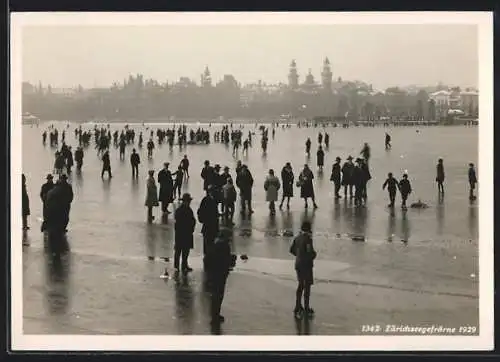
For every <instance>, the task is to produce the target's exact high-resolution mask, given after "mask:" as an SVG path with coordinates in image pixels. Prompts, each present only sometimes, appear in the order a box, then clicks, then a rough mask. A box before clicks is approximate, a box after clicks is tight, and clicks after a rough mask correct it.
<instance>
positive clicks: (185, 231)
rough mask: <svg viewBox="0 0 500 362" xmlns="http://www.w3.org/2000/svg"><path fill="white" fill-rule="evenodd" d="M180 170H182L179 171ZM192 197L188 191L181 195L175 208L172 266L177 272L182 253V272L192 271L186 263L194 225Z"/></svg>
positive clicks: (191, 245) (191, 244) (191, 246)
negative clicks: (180, 201) (179, 201)
mask: <svg viewBox="0 0 500 362" xmlns="http://www.w3.org/2000/svg"><path fill="white" fill-rule="evenodd" d="M181 172H182V171H181ZM192 199H193V198H192V197H191V195H190V194H189V193H185V194H184V195H182V198H181V200H182V203H181V205H180V206H179V207H178V208H177V209H176V210H175V214H174V218H175V241H174V268H175V271H176V272H179V259H180V257H181V255H182V264H181V267H182V272H183V273H187V272H190V271H193V269H192V268H191V267H190V266H189V265H188V256H189V252H190V250H191V249H193V247H194V243H193V233H194V228H195V226H196V219H195V218H194V213H193V210H192V209H191V206H190V204H191V200H192Z"/></svg>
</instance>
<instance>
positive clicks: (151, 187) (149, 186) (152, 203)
mask: <svg viewBox="0 0 500 362" xmlns="http://www.w3.org/2000/svg"><path fill="white" fill-rule="evenodd" d="M154 174H155V171H154V170H149V171H148V179H147V181H146V201H145V202H144V206H146V207H147V208H148V214H147V221H148V223H149V224H151V223H152V222H153V220H154V219H155V217H154V216H153V207H157V206H159V202H158V189H157V188H156V182H155V178H154Z"/></svg>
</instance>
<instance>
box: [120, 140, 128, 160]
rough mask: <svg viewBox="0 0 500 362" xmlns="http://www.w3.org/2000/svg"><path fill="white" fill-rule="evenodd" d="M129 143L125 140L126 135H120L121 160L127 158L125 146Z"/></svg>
mask: <svg viewBox="0 0 500 362" xmlns="http://www.w3.org/2000/svg"><path fill="white" fill-rule="evenodd" d="M126 145H127V142H125V137H120V143H119V146H120V160H124V159H125V146H126Z"/></svg>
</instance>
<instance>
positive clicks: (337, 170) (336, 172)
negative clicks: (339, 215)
mask: <svg viewBox="0 0 500 362" xmlns="http://www.w3.org/2000/svg"><path fill="white" fill-rule="evenodd" d="M340 161H341V160H340V157H338V156H337V157H336V158H335V163H334V164H333V166H332V174H331V176H330V181H332V182H333V184H334V186H335V198H336V199H340V198H341V196H340V194H339V191H340V184H341V178H342V170H341V167H340Z"/></svg>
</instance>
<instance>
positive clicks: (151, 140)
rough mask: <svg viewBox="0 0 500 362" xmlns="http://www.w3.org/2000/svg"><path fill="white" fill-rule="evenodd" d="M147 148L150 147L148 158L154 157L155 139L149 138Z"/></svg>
mask: <svg viewBox="0 0 500 362" xmlns="http://www.w3.org/2000/svg"><path fill="white" fill-rule="evenodd" d="M147 148H148V158H149V159H151V158H153V150H154V148H155V143H154V142H153V139H149V141H148V145H147Z"/></svg>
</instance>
